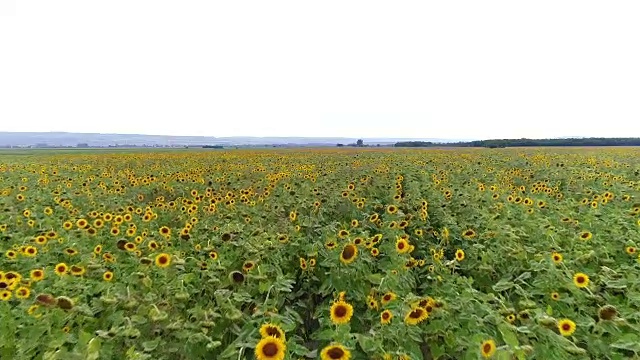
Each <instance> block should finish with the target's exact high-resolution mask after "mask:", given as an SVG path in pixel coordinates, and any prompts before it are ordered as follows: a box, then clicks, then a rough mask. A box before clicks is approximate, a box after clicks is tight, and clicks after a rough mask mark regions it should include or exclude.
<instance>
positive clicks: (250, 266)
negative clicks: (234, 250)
mask: <svg viewBox="0 0 640 360" xmlns="http://www.w3.org/2000/svg"><path fill="white" fill-rule="evenodd" d="M255 266H256V264H255V263H254V262H253V261H245V262H244V264H242V270H244V271H245V272H249V271H251V269H253V268H254V267H255Z"/></svg>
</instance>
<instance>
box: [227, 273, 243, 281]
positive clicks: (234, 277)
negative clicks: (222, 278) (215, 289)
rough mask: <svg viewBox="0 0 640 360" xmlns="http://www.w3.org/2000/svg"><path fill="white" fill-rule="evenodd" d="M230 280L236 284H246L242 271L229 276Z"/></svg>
mask: <svg viewBox="0 0 640 360" xmlns="http://www.w3.org/2000/svg"><path fill="white" fill-rule="evenodd" d="M229 278H230V279H231V281H233V282H234V283H235V284H242V283H243V282H244V274H242V273H241V272H240V271H232V272H231V273H230V274H229Z"/></svg>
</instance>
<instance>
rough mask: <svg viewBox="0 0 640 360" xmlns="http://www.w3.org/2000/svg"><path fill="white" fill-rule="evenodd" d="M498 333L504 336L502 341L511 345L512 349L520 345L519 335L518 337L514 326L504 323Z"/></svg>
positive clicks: (499, 327) (499, 326)
mask: <svg viewBox="0 0 640 360" xmlns="http://www.w3.org/2000/svg"><path fill="white" fill-rule="evenodd" d="M498 331H500V334H502V339H503V340H504V342H505V344H507V345H509V346H510V347H511V348H516V347H518V346H519V345H520V342H519V341H518V335H516V333H515V331H514V330H513V327H512V326H510V325H507V324H504V323H502V324H499V325H498Z"/></svg>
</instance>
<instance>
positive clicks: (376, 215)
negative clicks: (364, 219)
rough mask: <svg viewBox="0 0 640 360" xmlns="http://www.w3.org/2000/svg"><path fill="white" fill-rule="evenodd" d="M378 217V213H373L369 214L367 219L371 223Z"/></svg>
mask: <svg viewBox="0 0 640 360" xmlns="http://www.w3.org/2000/svg"><path fill="white" fill-rule="evenodd" d="M379 219H380V215H378V214H377V213H373V214H371V215H370V216H369V221H370V222H372V223H376V222H377V221H378V220H379Z"/></svg>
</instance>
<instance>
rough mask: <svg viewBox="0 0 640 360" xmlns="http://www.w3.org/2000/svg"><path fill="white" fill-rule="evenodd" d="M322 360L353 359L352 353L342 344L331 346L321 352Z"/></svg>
mask: <svg viewBox="0 0 640 360" xmlns="http://www.w3.org/2000/svg"><path fill="white" fill-rule="evenodd" d="M320 359H321V360H349V359H351V352H350V351H349V350H348V349H347V348H345V347H344V346H342V345H340V344H336V343H334V344H331V345H329V346H326V347H325V348H324V349H322V351H321V352H320Z"/></svg>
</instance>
